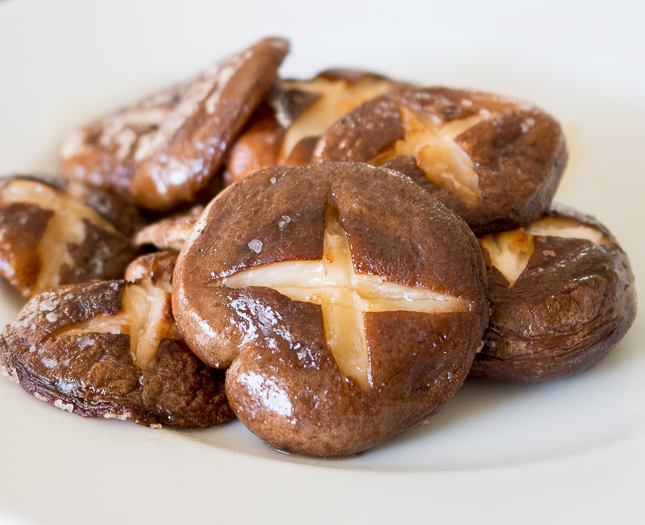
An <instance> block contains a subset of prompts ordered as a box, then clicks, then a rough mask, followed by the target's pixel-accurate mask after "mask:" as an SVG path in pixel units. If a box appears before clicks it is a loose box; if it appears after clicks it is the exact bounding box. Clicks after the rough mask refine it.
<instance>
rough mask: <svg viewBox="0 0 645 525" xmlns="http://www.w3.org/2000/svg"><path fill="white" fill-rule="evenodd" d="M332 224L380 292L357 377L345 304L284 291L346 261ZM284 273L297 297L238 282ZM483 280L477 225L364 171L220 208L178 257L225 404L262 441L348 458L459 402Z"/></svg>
mask: <svg viewBox="0 0 645 525" xmlns="http://www.w3.org/2000/svg"><path fill="white" fill-rule="evenodd" d="M330 210H332V211H331V212H330ZM330 217H331V218H330ZM333 217H336V218H335V219H333ZM334 221H336V222H334ZM332 224H337V225H338V226H337V227H338V228H340V229H341V230H342V231H343V232H344V233H343V235H345V236H346V239H347V242H348V245H347V246H348V250H349V251H350V252H351V258H350V259H347V261H351V262H348V264H349V266H350V267H351V268H349V269H348V268H345V269H347V270H348V271H349V272H350V273H351V274H353V275H354V277H355V278H356V280H357V281H360V282H363V281H365V282H367V283H373V282H378V283H379V284H378V285H377V286H375V287H374V288H371V289H370V290H371V291H370V292H369V293H367V294H366V295H365V294H364V295H361V297H362V298H363V299H362V300H364V301H366V302H367V303H369V305H370V306H367V307H364V310H360V311H359V310H357V312H359V313H358V314H357V316H356V319H357V321H356V322H357V323H358V324H357V326H359V327H360V329H359V330H361V331H362V333H363V334H364V338H365V339H364V341H365V344H364V346H363V347H360V348H363V349H364V355H363V354H360V355H361V356H363V357H364V358H365V359H366V360H367V362H368V363H369V364H368V365H367V366H366V367H365V369H362V372H361V373H358V372H356V371H355V370H354V371H352V369H351V368H346V366H347V365H346V361H345V359H346V357H344V352H348V353H351V352H352V351H353V350H352V349H351V348H349V347H348V345H345V346H343V345H340V346H338V344H337V343H334V342H333V341H332V340H333V339H334V338H335V337H337V338H340V339H343V337H345V335H344V334H345V333H346V331H344V330H337V329H336V328H337V327H338V325H334V324H333V322H330V321H329V319H330V318H329V317H326V316H327V313H326V312H329V311H330V310H329V309H330V308H331V310H333V308H334V306H333V304H332V306H329V304H328V303H326V302H325V300H322V305H321V304H312V300H309V299H306V298H305V299H303V298H300V299H293V298H292V297H290V295H289V294H290V292H289V291H285V290H286V289H287V288H288V287H289V286H290V285H289V283H288V281H289V279H291V277H292V275H296V274H298V272H300V270H299V269H298V268H300V266H298V265H299V264H303V265H304V266H303V267H308V266H307V265H308V264H313V265H316V264H318V263H319V262H321V261H326V262H322V263H321V264H334V261H340V256H339V253H340V252H338V253H335V254H334V253H331V254H330V253H329V252H327V250H328V248H327V247H328V246H329V244H328V239H330V238H331V239H335V237H334V235H331V234H330V231H331V230H332ZM293 263H295V264H296V266H293V267H289V266H287V270H286V272H285V270H284V268H285V266H279V265H281V264H282V265H285V264H286V265H291V264H293ZM272 268H276V269H277V268H283V270H279V271H278V274H279V275H278V277H276V279H278V281H279V280H280V279H283V280H285V279H286V281H284V282H285V283H286V284H285V287H286V288H285V287H282V288H281V287H280V286H277V285H276V286H274V285H272V284H271V283H267V284H263V283H262V282H256V283H255V284H251V285H249V286H244V285H239V284H238V285H233V284H231V283H232V279H234V278H238V277H240V276H243V275H250V273H249V272H253V271H258V270H260V271H264V270H267V269H268V270H271V269H272ZM289 268H291V269H289ZM263 269H264V270H263ZM484 271H485V268H484V262H483V258H482V255H481V251H480V249H479V247H478V245H477V244H476V240H475V238H474V236H473V234H472V232H471V231H470V230H469V229H468V227H467V226H466V224H465V223H464V222H463V221H462V220H461V219H459V218H458V217H457V216H455V215H454V214H453V213H452V212H450V211H449V210H448V209H446V208H445V207H444V206H443V205H442V204H441V203H440V202H439V201H438V200H437V199H435V198H433V197H432V196H431V195H429V194H428V193H427V192H424V191H423V190H421V188H419V187H418V186H417V185H416V184H414V183H413V182H412V181H411V180H409V179H408V178H407V177H405V176H402V175H400V174H398V173H395V172H393V171H390V170H386V169H383V168H375V167H372V166H368V165H364V164H346V163H327V164H320V165H315V166H305V167H280V168H272V169H268V170H264V171H262V172H258V173H256V174H254V175H253V177H248V178H246V179H243V180H241V181H239V182H237V183H236V184H234V185H232V186H230V187H229V188H227V189H226V190H224V191H223V192H222V193H221V194H220V195H219V196H218V197H217V198H216V199H215V200H214V201H213V202H212V203H211V204H210V205H209V206H208V207H207V208H206V210H205V211H204V213H203V214H202V216H201V218H200V220H199V222H198V224H197V225H196V226H195V229H194V230H193V233H192V234H191V237H190V238H189V239H188V241H187V242H186V243H185V245H184V248H183V249H182V251H181V253H180V256H179V259H178V262H177V266H176V268H175V274H174V280H173V306H174V311H175V313H176V317H177V324H178V327H179V328H180V331H181V333H182V335H183V336H184V338H185V340H186V342H187V343H188V345H189V346H190V348H191V349H192V350H193V351H194V352H195V353H196V354H197V355H198V356H199V357H200V359H202V360H203V361H204V362H206V363H208V364H210V365H212V366H218V367H222V368H226V367H229V366H230V368H229V370H228V373H227V387H226V388H227V395H228V396H229V400H230V402H231V406H232V408H233V410H234V411H235V413H236V415H237V416H238V417H239V418H240V419H241V420H242V422H243V423H244V424H245V425H247V426H248V427H249V428H250V429H251V430H252V431H253V432H254V433H256V434H257V435H259V436H260V437H261V438H262V439H264V440H266V441H267V442H268V443H270V444H271V445H273V446H274V447H277V448H280V449H283V450H287V451H293V452H297V453H301V454H306V455H313V456H323V457H336V456H347V455H351V454H356V453H358V452H361V451H363V450H367V449H369V448H372V447H374V446H377V445H379V444H383V443H385V442H387V441H390V440H391V439H393V438H394V437H396V436H397V435H399V434H401V433H402V432H405V431H406V430H407V429H409V428H410V427H412V426H414V425H416V424H419V423H421V422H422V421H424V420H425V419H427V418H428V417H430V416H431V415H432V414H434V413H435V412H436V411H437V410H439V408H440V407H441V406H442V405H443V404H444V403H445V402H446V401H447V400H448V399H450V398H451V397H452V396H453V395H454V392H455V391H456V390H457V388H458V387H459V386H460V385H461V384H462V381H463V379H464V377H465V375H466V374H467V371H468V369H469V367H470V364H471V362H472V359H473V357H474V354H475V352H476V350H477V348H478V347H479V346H480V344H481V337H482V334H483V331H484V329H485V327H486V325H487V316H488V313H487V303H486V299H485V293H484V287H485V284H484V283H485V275H484ZM280 272H282V273H280ZM329 272H331V270H329ZM255 275H257V274H255ZM329 275H331V273H329V274H328V276H329ZM352 282H353V281H352ZM383 283H385V286H381V285H383ZM298 286H299V285H298ZM304 286H305V288H306V285H304ZM352 286H353V285H350V288H351V287H352ZM388 287H389V288H388ZM394 289H396V290H405V293H406V294H412V295H411V296H414V297H416V295H419V296H420V297H421V296H422V297H424V298H426V296H432V297H435V298H436V297H440V299H438V302H437V303H436V304H435V303H433V307H432V308H431V309H430V310H424V311H421V309H417V311H414V307H412V306H410V304H413V303H414V304H418V303H415V301H416V299H412V300H409V303H410V304H407V303H406V305H402V302H399V303H397V306H395V307H391V306H388V304H389V303H387V300H383V302H382V303H381V302H379V301H381V299H382V298H381V295H382V293H385V292H383V290H394ZM338 290H341V291H340V292H338ZM342 290H343V289H342V286H340V285H339V286H338V287H334V286H332V287H331V291H332V294H333V293H336V292H338V293H343V291H342ZM372 292H373V293H372ZM316 293H318V292H315V293H314V296H315V295H316ZM320 293H321V294H324V293H325V292H324V291H323V292H320ZM352 293H353V292H352ZM356 293H358V294H359V295H360V294H361V293H363V292H360V290H359V292H356ZM397 293H398V292H397ZM370 294H372V295H370ZM415 294H416V295H415ZM321 296H322V295H321ZM339 297H340V296H339ZM388 297H389V296H388ZM393 297H394V296H392V297H389V298H390V299H392V300H393V301H394V299H393ZM406 300H407V299H406ZM313 302H314V303H315V300H313ZM340 302H342V301H341V300H339V303H340ZM332 303H333V300H332ZM361 304H363V303H361ZM357 308H358V307H357ZM361 308H363V307H361ZM433 308H434V309H433ZM355 313H356V312H355ZM351 315H354V314H347V315H341V316H340V317H339V319H341V321H339V322H341V323H342V322H343V321H342V318H344V319H354V318H353V317H351ZM332 317H333V315H332ZM334 322H335V321H334ZM350 331H351V330H350ZM350 346H351V345H350ZM348 370H349V372H348ZM361 374H363V375H361Z"/></svg>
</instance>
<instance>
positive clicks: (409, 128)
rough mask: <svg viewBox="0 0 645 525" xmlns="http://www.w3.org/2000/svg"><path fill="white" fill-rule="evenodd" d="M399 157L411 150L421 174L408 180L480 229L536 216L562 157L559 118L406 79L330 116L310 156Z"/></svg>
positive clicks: (383, 160)
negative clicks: (330, 123) (407, 82)
mask: <svg viewBox="0 0 645 525" xmlns="http://www.w3.org/2000/svg"><path fill="white" fill-rule="evenodd" d="M401 155H411V156H413V158H414V159H415V162H416V164H417V167H418V168H420V169H421V170H422V172H423V173H424V174H425V177H424V178H422V179H418V178H417V179H415V180H417V182H418V183H419V184H421V185H422V186H423V188H424V189H426V190H427V191H429V192H430V193H432V194H433V195H434V196H436V197H437V198H439V199H440V200H441V201H442V202H443V203H444V204H445V205H446V206H448V207H449V208H450V209H451V210H453V211H454V212H455V213H457V214H458V215H459V216H460V217H462V218H463V219H464V220H465V221H466V222H467V223H468V225H469V226H470V227H471V228H472V229H473V231H475V233H478V234H484V233H493V232H495V231H503V230H509V229H512V228H516V227H518V226H523V225H526V224H528V223H530V222H531V221H534V220H536V219H537V218H538V217H540V216H541V215H542V214H543V213H544V212H545V211H546V210H547V208H548V207H549V205H550V203H551V199H552V198H553V195H554V193H555V190H556V188H557V185H558V182H559V180H560V177H561V175H562V173H563V171H564V168H565V165H566V161H567V150H566V146H565V142H564V136H563V134H562V130H561V129H560V125H559V124H558V123H557V122H556V121H555V120H554V119H553V118H552V117H550V116H549V115H547V114H546V113H544V112H543V111H541V110H539V109H537V108H535V107H534V106H531V105H529V104H526V103H523V102H519V101H517V100H513V99H510V98H505V97H501V96H498V95H493V94H488V93H480V92H475V91H465V90H458V89H449V88H443V87H440V88H415V87H408V86H406V87H400V88H398V89H394V90H391V91H390V92H388V93H387V94H384V95H382V96H381V97H378V98H377V99H373V100H370V101H367V102H365V103H363V104H362V105H361V106H359V107H357V108H356V109H355V110H354V111H352V112H351V113H349V114H347V115H346V116H345V117H343V118H341V119H340V120H338V121H337V122H336V123H335V124H334V125H333V126H331V127H330V128H329V129H328V130H327V131H326V132H325V133H324V135H323V136H322V137H321V138H320V140H319V142H318V144H317V146H316V148H315V151H314V154H313V157H312V160H313V161H314V162H328V161H343V162H369V163H371V164H375V165H384V164H386V163H389V162H392V161H396V159H397V157H398V156H401ZM406 174H407V173H406Z"/></svg>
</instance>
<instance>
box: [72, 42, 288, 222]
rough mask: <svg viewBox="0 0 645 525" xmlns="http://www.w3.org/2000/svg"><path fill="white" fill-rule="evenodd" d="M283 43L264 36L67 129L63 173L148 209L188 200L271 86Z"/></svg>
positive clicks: (210, 174) (285, 47) (217, 164)
mask: <svg viewBox="0 0 645 525" xmlns="http://www.w3.org/2000/svg"><path fill="white" fill-rule="evenodd" d="M288 47H289V46H288V43H287V42H286V41H285V40H283V39H279V38H266V39H264V40H261V41H260V42H258V43H257V44H255V45H254V46H252V47H251V48H249V49H247V50H245V51H243V52H241V53H239V54H237V55H233V56H232V57H230V58H228V59H227V60H225V61H223V62H222V63H220V64H218V65H216V66H214V67H212V68H210V69H209V70H207V71H206V72H205V73H203V74H202V75H200V76H198V77H197V78H195V79H193V80H191V81H189V82H186V83H184V84H181V85H179V86H176V87H173V88H171V89H169V90H167V91H164V92H161V93H158V94H155V95H153V96H151V97H148V98H146V99H145V100H143V101H141V102H140V103H139V104H137V105H136V106H134V107H132V108H128V109H123V110H120V111H118V112H116V113H114V114H112V115H108V116H107V117H104V118H103V119H100V120H98V121H96V122H93V123H91V124H89V125H87V126H85V127H82V128H80V129H79V130H76V131H75V132H73V133H72V134H71V135H70V136H69V137H68V139H67V140H66V142H65V144H64V145H63V148H62V150H61V170H62V173H63V175H64V176H65V177H66V178H70V179H77V180H83V181H87V182H90V183H92V184H93V185H96V186H102V187H105V188H110V189H113V190H117V191H125V192H128V193H129V194H130V195H131V196H132V198H133V199H134V200H135V201H136V203H137V204H138V205H139V206H141V207H143V208H146V209H149V210H160V211H164V210H169V209H171V208H173V207H174V206H176V205H177V204H179V203H181V202H184V201H191V200H192V199H193V198H194V197H195V195H196V194H197V193H198V192H199V190H201V189H202V188H204V187H205V186H207V185H208V183H209V181H210V180H211V179H212V178H213V177H214V175H215V174H216V173H217V171H218V169H219V168H220V166H221V165H222V163H223V161H224V159H225V155H226V152H227V150H228V148H229V147H230V146H231V144H232V143H233V141H234V140H235V138H236V137H237V135H238V134H239V132H240V131H241V130H242V128H243V127H244V125H245V124H246V122H247V121H248V119H249V118H250V116H251V115H252V113H253V111H254V110H255V108H256V107H257V106H258V105H259V104H260V102H261V101H262V99H263V98H264V96H265V95H266V94H267V92H268V91H269V89H270V88H271V86H272V84H273V82H274V80H275V75H276V71H277V69H278V66H279V65H280V63H281V62H282V59H283V58H284V56H285V55H286V53H287V51H288Z"/></svg>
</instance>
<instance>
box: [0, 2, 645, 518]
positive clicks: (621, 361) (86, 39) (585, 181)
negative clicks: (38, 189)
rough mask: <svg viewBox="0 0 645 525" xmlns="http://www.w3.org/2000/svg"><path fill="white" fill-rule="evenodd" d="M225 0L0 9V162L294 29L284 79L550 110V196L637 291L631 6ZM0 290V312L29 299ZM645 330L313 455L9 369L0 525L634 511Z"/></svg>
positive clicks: (644, 444) (35, 164) (43, 168)
mask: <svg viewBox="0 0 645 525" xmlns="http://www.w3.org/2000/svg"><path fill="white" fill-rule="evenodd" d="M218 4H219V3H216V2H207V1H206V0H204V1H198V0H195V1H190V2H188V1H183V2H181V3H179V2H178V3H167V2H160V1H158V0H157V1H155V0H146V1H138V2H136V3H135V2H126V1H120V0H119V1H117V0H111V1H110V2H103V3H101V5H100V6H99V5H98V3H90V2H86V1H82V0H77V1H71V0H70V1H62V0H59V1H57V2H46V1H45V0H43V1H35V0H34V1H27V0H20V1H19V0H3V1H1V2H0V173H2V174H10V173H13V172H22V173H32V172H49V173H55V172H56V151H57V148H58V147H59V145H60V142H61V139H62V137H63V136H64V134H65V133H66V132H67V131H68V130H69V129H71V128H72V127H74V126H75V125H77V124H80V123H83V122H86V121H88V120H91V119H92V118H94V117H96V116H99V115H101V114H102V113H104V112H106V111H109V110H111V109H114V108H116V107H119V106H120V105H123V104H127V103H129V102H132V101H135V100H137V99H138V98H139V97H141V96H143V95H145V94H147V93H149V92H150V91H154V90H155V89H158V88H161V87H165V86H166V85H168V84H171V83H173V82H175V81H178V80H181V79H183V78H185V77H188V76H190V75H192V74H193V73H196V72H198V71H199V70H200V69H202V68H204V67H206V66H207V65H208V64H210V63H211V62H213V61H215V60H217V59H219V58H221V57H224V56H226V55H228V54H230V53H232V52H234V51H236V50H239V49H241V48H243V47H245V46H246V45H248V44H250V43H251V42H253V41H255V40H257V39H259V38H260V37H262V36H265V35H268V34H278V35H285V36H287V37H289V38H290V39H291V41H292V54H291V55H290V56H289V58H288V60H287V61H286V63H285V65H284V67H283V70H282V71H283V73H284V74H285V75H291V76H299V77H306V76H308V75H311V74H313V73H315V72H316V71H318V70H320V69H323V68H325V67H329V66H362V67H364V68H367V69H373V70H377V71H382V72H384V73H386V74H389V75H391V76H394V77H398V78H403V79H409V80H413V81H418V82H423V83H426V84H446V85H453V86H466V87H475V88H478V89H482V90H492V91H498V92H501V93H505V94H510V95H514V96H517V97H520V98H525V99H527V100H531V101H533V102H536V103H537V104H538V105H540V106H542V107H543V108H545V109H547V110H548V111H550V112H551V113H553V114H554V115H556V116H557V117H558V118H559V119H560V120H561V121H562V122H563V125H564V128H565V131H566V133H567V138H568V142H569V148H570V152H571V160H570V166H569V168H568V170H567V173H566V175H565V178H564V181H563V183H562V185H561V188H560V191H559V195H558V199H559V200H561V201H563V202H565V203H568V204H571V205H573V206H575V207H577V208H579V209H580V210H581V211H585V212H588V213H593V214H595V215H597V216H598V218H599V219H600V220H601V221H603V222H604V223H605V224H606V225H607V226H608V227H609V228H610V229H611V230H612V231H613V232H614V233H615V234H616V236H617V237H618V239H619V240H620V242H621V243H622V245H623V247H624V248H625V249H626V251H627V252H628V253H629V254H630V257H631V259H632V262H633V266H634V272H635V273H636V276H637V284H638V285H639V292H640V294H641V296H643V295H644V292H643V290H642V287H641V286H640V285H641V284H642V283H643V279H645V277H644V276H645V249H644V248H643V246H642V233H641V228H642V227H643V224H645V206H644V205H643V202H642V201H643V193H644V192H645V180H644V178H643V167H642V166H643V162H642V158H643V149H644V147H643V139H644V134H643V131H642V130H643V123H644V122H645V101H644V98H643V94H644V93H645V67H643V66H644V64H645V38H644V37H643V36H642V31H641V28H640V23H641V22H642V20H644V19H645V10H644V8H643V3H642V2H639V3H638V4H637V3H636V2H628V1H625V2H622V3H621V2H613V3H612V8H611V11H609V12H604V11H603V10H602V7H601V6H600V7H596V6H595V5H591V3H588V2H584V3H583V2H580V3H568V4H566V5H561V2H540V3H539V5H538V4H536V5H535V7H531V8H523V7H521V6H520V5H516V4H520V2H515V3H512V2H506V1H503V0H499V1H491V0H489V1H487V2H486V3H485V4H484V3H481V4H478V3H475V2H472V3H464V2H453V3H448V2H444V3H442V4H441V5H431V4H430V3H429V2H412V1H401V0H399V1H397V2H371V3H369V4H367V3H365V4H363V3H361V4H360V5H359V4H356V5H354V4H350V3H349V2H347V0H334V1H329V0H328V1H327V2H325V3H324V6H323V3H316V4H305V3H303V2H298V1H295V0H294V1H291V2H281V3H279V2H260V1H258V2H252V1H241V0H237V1H236V2H227V3H226V4H223V5H218ZM484 5H485V7H484ZM639 21H640V22H639ZM0 287H1V288H0V289H1V293H2V298H1V299H0V322H2V323H3V324H4V323H9V322H11V320H12V319H13V317H14V315H15V314H16V312H17V310H18V308H19V307H20V305H21V304H22V301H21V300H20V299H19V298H18V296H17V294H16V293H14V292H13V291H12V290H11V289H10V288H9V286H8V285H6V284H4V283H3V284H1V285H0ZM644 335H645V326H644V323H643V320H642V318H638V319H637V320H636V323H635V325H634V327H633V328H632V329H631V331H630V332H629V334H628V335H627V337H626V338H625V339H624V340H623V341H622V342H621V343H620V345H619V346H618V347H617V348H616V349H615V351H614V352H613V353H612V354H611V355H610V356H609V357H607V358H606V359H605V360H604V361H603V362H602V363H601V364H600V365H598V366H597V367H596V368H594V369H592V370H591V371H589V372H587V373H585V374H583V375H581V376H579V377H576V378H572V379H568V380H565V381H556V382H553V383H548V384H542V385H507V384H485V383H469V384H467V385H466V386H465V387H463V388H462V389H461V390H460V391H459V392H458V393H457V395H456V397H455V399H454V400H453V401H451V402H450V403H449V404H448V405H447V406H446V407H445V408H444V409H443V410H442V411H441V413H440V414H438V415H437V416H436V417H434V418H433V419H432V420H431V423H430V424H429V425H427V426H422V427H420V428H417V429H415V430H413V431H411V432H409V433H408V434H407V435H406V436H404V437H403V438H401V439H399V440H397V441H395V442H394V443H392V444H390V445H389V446H387V447H383V448H382V449H380V450H376V451H373V452H370V453H368V454H365V455H363V456H361V457H357V458H353V459H348V460H337V461H326V462H325V461H314V460H308V459H303V458H299V457H292V456H287V455H283V454H280V453H278V452H275V451H273V450H271V449H269V448H268V447H266V446H265V445H263V444H262V443H261V442H260V441H259V440H257V439H256V438H255V437H254V436H252V435H251V434H250V433H248V432H247V431H246V429H245V428H244V427H243V426H242V425H241V424H240V423H238V422H236V423H233V424H231V425H228V426H226V427H223V428H216V429H211V430H207V431H193V432H176V431H172V430H165V429H164V430H159V431H153V430H150V429H147V428H144V427H139V426H136V425H134V424H132V423H121V422H116V421H104V420H84V419H81V418H79V417H77V416H74V415H70V414H67V413H65V412H62V411H58V410H55V409H53V408H52V407H51V406H49V405H46V404H44V403H41V402H39V401H37V400H36V399H35V398H33V397H31V396H29V395H27V394H26V393H25V392H23V391H22V390H21V389H20V388H18V387H17V386H16V385H14V384H12V383H10V382H9V381H6V380H4V379H3V380H2V381H0V421H1V423H0V425H1V427H0V458H1V460H0V465H1V466H0V523H5V522H6V523H13V522H16V523H56V524H57V523H61V524H62V523H64V524H66V525H76V524H81V523H83V524H85V523H92V524H103V523H105V524H107V523H110V524H113V523H136V522H137V521H139V522H141V521H143V522H146V523H148V522H150V523H152V522H155V523H177V522H182V523H191V522H196V521H197V520H200V521H205V520H208V522H230V520H234V522H235V523H242V522H258V521H260V520H262V521H263V522H269V523H272V522H276V523H281V524H286V525H288V524H292V523H293V524H295V523H339V522H340V523H368V522H369V523H385V522H392V521H394V520H396V521H397V522H402V521H403V522H405V521H412V519H415V520H424V521H432V522H434V523H446V522H458V523H460V522H464V523H465V522H469V523H472V522H475V523H495V524H506V523H513V524H515V523H522V524H525V523H546V522H549V523H581V522H585V523H607V522H612V523H643V522H645V510H644V508H643V506H642V505H641V504H640V503H639V499H640V497H641V495H642V493H643V489H645V432H643V430H644V429H645V403H643V399H645V381H644V380H643V377H645V353H644V352H643V344H642V343H641V340H642V339H643V336H644Z"/></svg>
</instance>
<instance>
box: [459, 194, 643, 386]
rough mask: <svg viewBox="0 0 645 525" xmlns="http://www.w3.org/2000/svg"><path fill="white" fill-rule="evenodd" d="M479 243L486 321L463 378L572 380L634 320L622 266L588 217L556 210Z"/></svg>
mask: <svg viewBox="0 0 645 525" xmlns="http://www.w3.org/2000/svg"><path fill="white" fill-rule="evenodd" d="M480 242H481V245H482V246H483V248H484V250H485V254H486V257H487V261H488V283H489V300H490V307H491V317H490V326H489V328H488V330H487V331H486V335H485V336H484V342H485V346H484V348H483V349H482V351H481V352H480V353H478V354H477V357H476V358H475V361H474V363H473V367H472V368H471V371H470V376H469V377H473V378H481V379H494V380H501V381H520V382H528V381H545V380H550V379H559V378H562V377H568V376H572V375H575V374H578V373H580V372H582V371H584V370H586V369H588V368H589V367H591V366H593V365H595V364H596V363H598V362H599V361H600V360H601V359H602V358H603V357H605V355H607V353H608V352H609V351H610V350H611V349H612V348H613V347H614V346H615V345H616V344H617V343H618V342H619V341H620V340H621V339H622V337H623V336H624V335H625V333H626V332H627V330H628V329H629V327H630V326H631V324H632V322H633V321H634V317H635V315H636V291H635V288H634V276H633V274H632V271H631V266H630V263H629V260H628V258H627V255H626V254H625V253H624V252H623V251H622V249H621V248H620V246H619V245H618V243H617V242H616V239H615V238H614V237H613V236H612V235H611V233H610V232H609V231H608V230H607V229H606V228H605V227H604V226H602V225H601V224H600V223H599V222H598V221H596V220H595V219H593V218H591V217H588V216H585V215H582V214H580V213H577V212H575V211H573V210H571V209H568V208H564V207H561V206H557V207H554V208H553V209H552V210H550V211H549V212H548V213H547V214H546V215H545V216H544V217H542V218H540V219H539V220H537V221H535V222H533V223H532V224H530V225H529V226H527V227H526V228H523V229H519V230H513V231H509V232H504V233H499V234H496V235H487V236H485V237H483V238H481V239H480Z"/></svg>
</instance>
